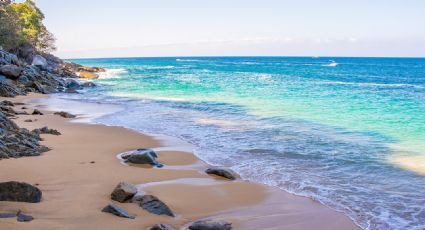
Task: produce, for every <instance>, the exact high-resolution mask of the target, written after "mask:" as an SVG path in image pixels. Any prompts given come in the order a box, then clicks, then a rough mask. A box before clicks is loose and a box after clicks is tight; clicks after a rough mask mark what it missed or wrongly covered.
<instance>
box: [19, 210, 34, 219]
mask: <svg viewBox="0 0 425 230" xmlns="http://www.w3.org/2000/svg"><path fill="white" fill-rule="evenodd" d="M17 220H18V222H30V221H32V220H34V217H32V216H30V215H26V214H23V213H22V212H21V210H19V211H18V213H17Z"/></svg>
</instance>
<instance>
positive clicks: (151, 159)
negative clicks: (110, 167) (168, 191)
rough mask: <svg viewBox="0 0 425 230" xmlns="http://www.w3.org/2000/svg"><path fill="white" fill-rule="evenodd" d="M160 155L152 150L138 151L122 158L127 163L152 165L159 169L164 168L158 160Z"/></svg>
mask: <svg viewBox="0 0 425 230" xmlns="http://www.w3.org/2000/svg"><path fill="white" fill-rule="evenodd" d="M157 157H158V155H157V154H156V153H155V151H153V150H152V149H138V150H136V151H133V152H129V153H126V154H123V155H122V156H121V158H122V159H124V160H125V161H126V162H129V163H133V164H150V165H153V166H157V167H162V164H160V163H159V162H158V161H157V160H156V158H157Z"/></svg>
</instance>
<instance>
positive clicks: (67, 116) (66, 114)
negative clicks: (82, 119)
mask: <svg viewBox="0 0 425 230" xmlns="http://www.w3.org/2000/svg"><path fill="white" fill-rule="evenodd" d="M54 114H55V115H58V116H61V117H63V118H75V117H76V116H75V115H73V114H70V113H68V112H64V111H60V112H55V113H54Z"/></svg>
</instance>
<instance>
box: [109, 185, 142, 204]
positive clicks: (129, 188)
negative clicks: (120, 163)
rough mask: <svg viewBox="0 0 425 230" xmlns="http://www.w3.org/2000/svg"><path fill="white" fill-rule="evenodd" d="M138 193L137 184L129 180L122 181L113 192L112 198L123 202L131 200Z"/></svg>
mask: <svg viewBox="0 0 425 230" xmlns="http://www.w3.org/2000/svg"><path fill="white" fill-rule="evenodd" d="M136 193H137V188H136V186H134V185H133V184H130V183H128V182H121V183H119V184H118V185H117V187H115V189H114V191H113V192H112V193H111V199H112V200H115V201H118V202H121V203H124V202H129V201H131V199H132V198H133V196H134V195H135V194H136Z"/></svg>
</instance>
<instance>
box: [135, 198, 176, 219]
mask: <svg viewBox="0 0 425 230" xmlns="http://www.w3.org/2000/svg"><path fill="white" fill-rule="evenodd" d="M139 205H140V207H142V208H143V209H144V210H146V211H148V212H150V213H153V214H156V215H166V216H171V217H174V216H175V215H174V213H173V212H172V211H171V209H170V208H169V207H168V206H167V205H166V204H165V203H164V202H162V201H161V200H159V199H158V198H157V197H156V196H152V195H144V196H143V197H141V200H140V203H139Z"/></svg>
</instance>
